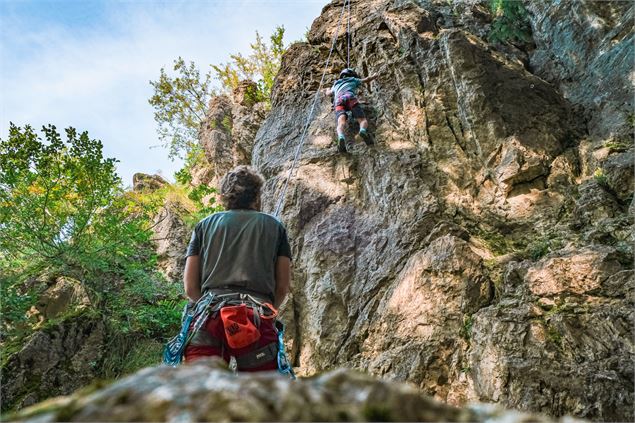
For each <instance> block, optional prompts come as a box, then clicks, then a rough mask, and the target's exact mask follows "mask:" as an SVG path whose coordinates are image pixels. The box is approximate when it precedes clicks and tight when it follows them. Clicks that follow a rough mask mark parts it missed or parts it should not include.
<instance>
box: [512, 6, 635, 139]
mask: <svg viewBox="0 0 635 423" xmlns="http://www.w3.org/2000/svg"><path fill="white" fill-rule="evenodd" d="M525 4H526V6H527V9H528V10H529V12H530V19H531V25H532V29H533V33H534V41H535V43H536V49H535V50H534V51H533V52H532V54H531V58H530V66H531V68H532V69H533V70H534V71H535V72H536V74H538V75H539V76H540V77H542V78H544V79H546V80H547V81H550V82H552V83H554V84H556V85H557V86H558V87H559V89H560V90H561V91H562V93H563V94H564V96H565V98H567V99H568V100H569V101H571V102H572V103H573V104H575V105H576V106H578V107H579V108H580V109H581V111H582V113H583V114H584V116H585V120H586V121H588V125H587V126H588V128H589V132H590V135H591V136H592V137H594V138H596V139H607V138H609V137H611V136H617V137H619V138H623V139H625V140H627V142H632V123H631V122H629V120H630V119H632V117H629V116H632V112H633V106H634V105H633V80H632V75H631V72H632V67H633V60H635V49H633V41H634V34H633V24H632V23H633V18H634V17H635V7H634V5H633V3H632V2H628V1H611V2H602V1H594V0H580V1H576V2H550V1H530V2H526V3H525Z"/></svg>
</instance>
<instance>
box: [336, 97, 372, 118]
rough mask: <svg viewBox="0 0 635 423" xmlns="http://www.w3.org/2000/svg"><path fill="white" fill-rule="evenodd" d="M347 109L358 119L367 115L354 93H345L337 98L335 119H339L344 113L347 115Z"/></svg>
mask: <svg viewBox="0 0 635 423" xmlns="http://www.w3.org/2000/svg"><path fill="white" fill-rule="evenodd" d="M347 111H350V112H351V114H352V115H353V117H354V118H356V119H361V118H364V117H366V115H364V110H363V109H362V106H360V105H359V101H358V100H357V97H355V96H354V95H353V94H352V93H343V94H342V95H340V96H339V97H337V99H335V120H338V119H339V117H340V116H342V115H346V112H347Z"/></svg>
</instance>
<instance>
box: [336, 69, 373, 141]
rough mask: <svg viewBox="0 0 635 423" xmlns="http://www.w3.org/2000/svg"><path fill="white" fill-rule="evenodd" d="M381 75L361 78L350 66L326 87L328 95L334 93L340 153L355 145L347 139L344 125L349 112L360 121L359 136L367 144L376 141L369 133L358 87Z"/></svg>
mask: <svg viewBox="0 0 635 423" xmlns="http://www.w3.org/2000/svg"><path fill="white" fill-rule="evenodd" d="M377 77H379V73H376V74H374V75H371V76H369V77H367V78H363V79H361V78H360V77H359V75H358V74H357V73H356V72H355V71H354V70H353V69H350V68H346V69H344V70H343V71H342V72H340V77H339V79H338V80H336V81H335V82H334V83H333V86H332V87H331V88H327V89H326V95H331V94H333V106H334V107H335V119H336V120H337V149H338V151H339V152H340V153H346V152H347V150H350V149H351V148H352V147H353V142H352V141H351V140H346V136H345V135H344V127H345V125H346V121H347V119H348V116H347V114H346V113H347V112H348V111H350V112H351V114H352V115H353V117H354V118H355V119H357V122H359V136H360V137H361V138H362V139H363V140H364V142H365V143H366V145H368V146H370V145H373V144H374V143H375V142H374V141H373V139H372V137H371V136H370V134H369V133H368V119H366V116H365V115H364V110H362V107H361V106H360V105H359V101H358V100H357V97H356V94H357V89H358V88H359V86H360V85H362V84H363V83H368V82H370V81H372V80H374V79H376V78H377Z"/></svg>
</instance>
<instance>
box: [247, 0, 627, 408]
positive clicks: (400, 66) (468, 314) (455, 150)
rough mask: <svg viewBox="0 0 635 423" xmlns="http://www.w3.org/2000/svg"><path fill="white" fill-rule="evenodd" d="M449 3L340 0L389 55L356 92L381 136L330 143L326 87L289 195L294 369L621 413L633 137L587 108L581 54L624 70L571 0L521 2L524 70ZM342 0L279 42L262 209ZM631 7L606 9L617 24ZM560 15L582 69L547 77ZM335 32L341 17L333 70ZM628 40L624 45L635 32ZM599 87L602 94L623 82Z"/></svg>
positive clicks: (259, 148) (357, 31)
mask: <svg viewBox="0 0 635 423" xmlns="http://www.w3.org/2000/svg"><path fill="white" fill-rule="evenodd" d="M457 3H459V4H457V5H455V6H452V5H448V2H440V1H439V2H420V3H416V2H409V1H387V0H375V1H363V2H362V1H357V2H356V1H353V2H352V10H353V16H352V19H351V26H352V42H353V52H352V61H353V63H352V65H353V66H354V67H356V68H357V69H358V70H359V71H360V73H362V74H363V75H364V76H366V75H369V74H372V73H374V72H377V71H382V76H381V77H380V78H379V79H378V80H377V81H374V82H372V83H371V84H370V85H369V86H368V87H365V88H364V89H363V90H362V97H361V98H362V104H363V108H364V110H365V111H366V113H367V115H368V116H369V117H370V127H371V131H372V132H373V133H374V135H375V138H376V140H377V146H376V147H375V148H371V149H368V148H367V147H366V146H365V145H363V143H359V142H358V143H357V145H356V147H355V149H354V151H353V152H352V154H350V155H340V154H338V153H337V152H336V149H335V146H334V144H333V139H334V134H335V119H334V117H333V112H332V111H331V105H330V100H329V99H328V98H324V97H322V98H321V99H320V101H319V103H318V109H317V112H316V116H315V118H314V119H313V120H312V121H311V124H310V126H309V130H308V138H307V141H306V145H305V146H304V149H303V155H302V159H301V161H300V164H299V167H298V169H297V172H296V173H295V175H294V178H292V180H291V183H290V189H289V191H288V194H287V197H286V201H285V207H284V210H283V213H282V219H283V221H284V222H285V224H286V225H287V226H288V228H289V233H290V235H291V238H292V240H293V251H294V255H295V260H294V263H295V264H294V266H295V271H294V281H293V284H294V286H293V296H292V301H291V305H290V307H289V309H288V310H287V311H286V313H285V314H286V316H285V317H286V319H287V321H288V323H289V331H288V332H289V335H290V345H289V346H290V351H291V354H292V356H293V359H294V362H295V364H296V365H297V366H299V369H300V371H301V372H302V373H304V374H312V373H315V372H318V371H321V370H324V369H330V368H333V367H335V366H342V365H345V366H355V367H357V368H361V369H364V370H368V371H371V372H372V373H374V374H377V375H382V376H385V377H389V378H394V379H398V380H408V381H410V382H413V383H415V384H416V385H418V386H419V387H421V388H422V389H423V390H424V391H425V392H426V393H428V394H431V395H434V396H435V397H436V398H438V399H441V400H444V401H448V402H450V403H454V404H460V403H464V402H466V401H469V400H483V401H493V402H501V403H503V404H505V405H508V406H513V407H516V408H520V409H524V410H539V411H544V412H547V413H550V414H553V415H563V414H565V413H573V414H575V415H578V416H582V417H588V418H593V419H604V420H620V419H632V418H633V414H632V409H633V390H632V386H633V366H632V362H633V361H632V359H633V353H634V351H633V330H632V328H633V312H632V305H633V274H632V270H631V269H632V262H631V259H630V257H631V254H632V235H631V234H632V224H633V221H632V216H631V215H629V214H628V213H627V208H628V206H629V204H630V203H631V201H632V192H633V187H632V183H633V182H632V162H630V164H629V162H628V161H627V160H625V159H622V157H624V156H622V154H625V150H629V148H631V147H630V146H628V145H627V146H626V147H624V146H617V147H616V146H615V145H613V146H608V147H607V146H606V145H605V144H606V140H605V139H601V138H599V137H601V136H604V135H603V134H606V128H609V129H610V128H613V127H615V128H618V129H619V128H622V129H619V131H618V130H616V131H615V133H616V134H617V133H623V125H622V124H621V123H618V122H617V121H611V120H610V119H609V120H607V119H608V118H607V119H604V118H602V119H595V120H594V119H591V117H590V116H591V115H589V114H588V113H586V112H585V113H580V112H579V110H580V108H583V109H584V110H589V111H591V110H592V108H591V106H589V104H590V103H588V102H587V100H585V99H589V98H590V96H592V92H594V91H593V90H595V89H596V88H594V87H593V86H590V85H589V83H588V82H584V80H583V79H582V78H583V74H585V72H587V70H588V69H589V66H591V67H592V68H593V69H595V71H596V72H600V73H601V72H604V73H605V74H606V78H607V79H611V78H613V79H615V78H617V79H619V80H625V79H624V77H623V75H617V76H615V75H613V74H611V72H609V70H608V68H607V67H605V66H600V65H599V63H600V62H602V61H603V60H605V59H602V57H604V56H603V54H604V53H603V52H604V50H603V45H604V44H603V43H604V42H605V38H603V37H604V35H602V36H600V35H598V34H595V33H593V32H585V34H580V31H581V30H582V29H581V28H582V27H580V28H578V29H576V27H575V26H574V25H573V23H571V24H570V25H568V24H567V22H568V20H571V19H573V17H572V15H571V13H573V12H568V13H569V14H567V13H565V10H566V7H565V5H564V4H565V3H562V7H561V8H558V9H557V11H556V10H552V9H551V8H549V7H548V6H549V4H548V2H543V3H537V4H536V5H535V6H534V7H532V8H531V10H530V11H531V16H532V24H533V27H534V31H535V37H536V45H537V49H536V51H535V52H534V53H533V55H531V56H530V57H531V63H532V64H533V65H530V66H529V69H530V70H531V71H532V72H535V74H534V73H531V72H530V71H529V70H528V69H527V63H523V60H519V59H518V57H519V56H521V57H522V52H520V53H519V52H518V49H515V48H513V47H510V46H507V47H495V46H491V45H489V44H488V43H486V42H485V41H483V38H482V37H483V36H484V35H485V34H486V30H484V28H487V25H488V23H487V22H488V18H487V16H484V14H486V9H484V7H483V6H482V5H480V4H478V3H476V2H457ZM587 3H589V2H587ZM341 6H342V2H341V1H336V2H333V3H331V4H329V5H327V6H326V7H325V8H324V10H323V12H322V15H321V16H320V17H319V18H318V19H316V21H315V22H314V23H313V25H312V27H311V30H310V32H309V37H308V43H298V44H294V45H293V46H291V48H290V49H289V51H288V52H287V54H286V55H285V57H284V60H283V64H282V70H281V72H280V74H279V76H278V79H277V82H276V87H275V88H274V93H273V106H272V110H271V112H270V113H269V115H268V117H267V118H266V119H265V121H264V122H263V123H262V125H261V126H260V129H259V131H258V134H257V136H256V140H255V144H254V147H253V159H252V162H253V164H254V165H255V166H257V167H258V168H259V170H260V171H261V172H262V173H263V174H264V175H265V176H266V177H267V180H268V182H267V186H266V193H267V195H266V197H267V207H268V209H269V210H272V209H273V204H274V202H275V200H276V199H277V195H279V192H280V187H281V186H282V184H283V182H284V178H285V177H286V175H287V172H288V170H289V167H290V165H291V161H292V158H293V151H294V149H295V146H296V145H297V142H298V141H299V136H300V133H301V130H302V125H303V123H304V121H305V119H306V116H307V115H308V112H309V107H310V104H311V100H312V94H313V93H314V92H315V91H316V90H317V88H318V84H319V79H320V76H321V73H322V70H323V69H322V66H323V64H324V62H325V60H326V56H327V54H328V49H329V42H330V39H331V38H332V37H333V35H334V34H335V31H336V23H337V18H338V16H339V13H340V10H341ZM453 7H454V8H456V7H460V11H461V13H460V15H458V14H453V10H458V9H453ZM572 10H577V6H576V7H575V8H572ZM626 12H628V13H631V9H628V10H627V11H626ZM539 13H543V15H544V16H547V17H546V18H544V19H543V20H542V21H541V22H542V23H541V24H539V23H538V18H536V16H538V14H539ZM580 13H587V12H586V11H585V10H580V11H578V14H580ZM628 13H625V14H623V15H622V17H621V18H620V17H616V18H615V20H614V21H612V22H610V23H608V24H607V25H609V26H615V27H616V28H617V27H620V28H621V27H623V26H624V25H628V24H627V23H624V22H628V16H630V15H629V14H628ZM558 14H563V15H562V16H560V15H558ZM552 15H553V16H552ZM556 15H557V16H556ZM457 16H460V19H459V18H457ZM615 16H617V15H615ZM555 17H559V19H560V20H559V22H558V24H557V25H555V24H554V25H549V24H548V23H547V21H546V20H545V19H555ZM490 20H491V19H490ZM559 30H562V31H565V32H566V31H569V32H570V33H572V34H577V35H576V36H579V37H580V39H581V40H584V42H585V43H587V44H588V46H587V49H586V50H585V51H586V52H587V55H586V56H585V59H584V60H583V61H582V62H580V63H577V64H576V65H575V66H573V67H571V69H570V72H571V74H570V79H571V80H572V81H576V82H575V83H573V82H571V83H570V84H569V83H568V82H566V81H567V80H566V79H563V80H562V81H564V82H562V83H561V82H558V81H557V80H556V79H558V78H559V76H558V74H554V77H553V78H547V76H546V75H547V73H548V72H547V68H548V66H547V63H555V62H554V61H553V60H551V59H549V60H547V59H541V60H543V62H544V64H545V65H544V66H542V67H541V66H539V62H540V60H539V58H540V57H543V56H545V55H546V54H547V53H545V52H547V51H551V50H549V49H554V51H555V50H558V54H566V52H563V51H561V49H560V48H559V47H557V46H555V45H547V44H546V41H545V40H547V41H548V40H549V39H550V38H554V39H555V38H557V36H556V35H555V34H553V33H552V32H553V31H559ZM550 31H551V32H550ZM607 31H608V32H611V31H612V30H610V31H609V30H607ZM611 33H612V32H611ZM622 39H623V40H627V38H620V39H618V44H620V43H622V42H623V41H621V40H622ZM345 42H346V38H345V36H344V34H343V33H342V32H340V35H339V38H338V45H337V48H338V51H339V52H340V54H339V55H337V54H336V55H335V62H334V64H333V68H332V69H330V70H329V79H328V81H329V83H332V81H333V79H334V76H335V75H336V74H337V73H338V72H339V69H340V68H342V67H344V66H345V64H344V62H343V61H342V57H345V54H342V52H345V51H346V49H345V45H346V44H345ZM624 42H625V41H624ZM620 45H621V46H622V47H619V48H618V47H615V48H617V49H618V50H619V51H621V52H623V53H619V52H617V53H616V54H618V55H619V54H626V56H625V57H626V59H624V60H627V58H628V57H630V55H632V45H631V46H630V49H629V47H628V44H623V45H622V44H620ZM620 49H622V50H620ZM510 52H511V53H510ZM541 52H543V53H541ZM554 54H555V53H554ZM541 55H542V56H541ZM607 57H608V56H607ZM620 57H621V56H620ZM554 60H555V59H554ZM602 63H603V62H602ZM554 66H555V65H554ZM543 68H544V69H543ZM611 87H613V88H611V90H608V91H607V92H606V93H605V94H604V95H605V103H603V104H606V105H607V106H606V107H607V109H606V110H609V109H610V107H612V106H610V105H611V104H613V105H616V104H618V103H620V101H621V100H620V99H621V98H622V97H621V96H622V95H623V93H624V87H622V86H619V87H618V86H613V85H611ZM565 88H566V89H565ZM626 89H627V91H628V89H630V88H628V87H627V88H626ZM631 92H632V91H631ZM631 98H632V95H631ZM616 107H617V106H616ZM607 113H608V114H610V113H609V112H606V111H605V114H607ZM607 116H608V115H607ZM620 122H621V121H620ZM356 129H357V128H356V125H354V124H352V125H351V127H350V128H349V136H351V135H353V134H354V133H355V131H356ZM620 131H622V132H620ZM626 153H628V151H626ZM597 169H601V173H599V174H598V171H597ZM618 169H619V170H618ZM629 171H630V173H629ZM594 174H595V176H593V175H594ZM628 175H631V176H628ZM617 181H619V182H617ZM617 281H619V282H617ZM609 316H611V317H610V318H609Z"/></svg>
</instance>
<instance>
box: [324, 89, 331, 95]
mask: <svg viewBox="0 0 635 423" xmlns="http://www.w3.org/2000/svg"><path fill="white" fill-rule="evenodd" d="M324 95H326V96H329V95H331V89H330V88H325V89H324Z"/></svg>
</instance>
